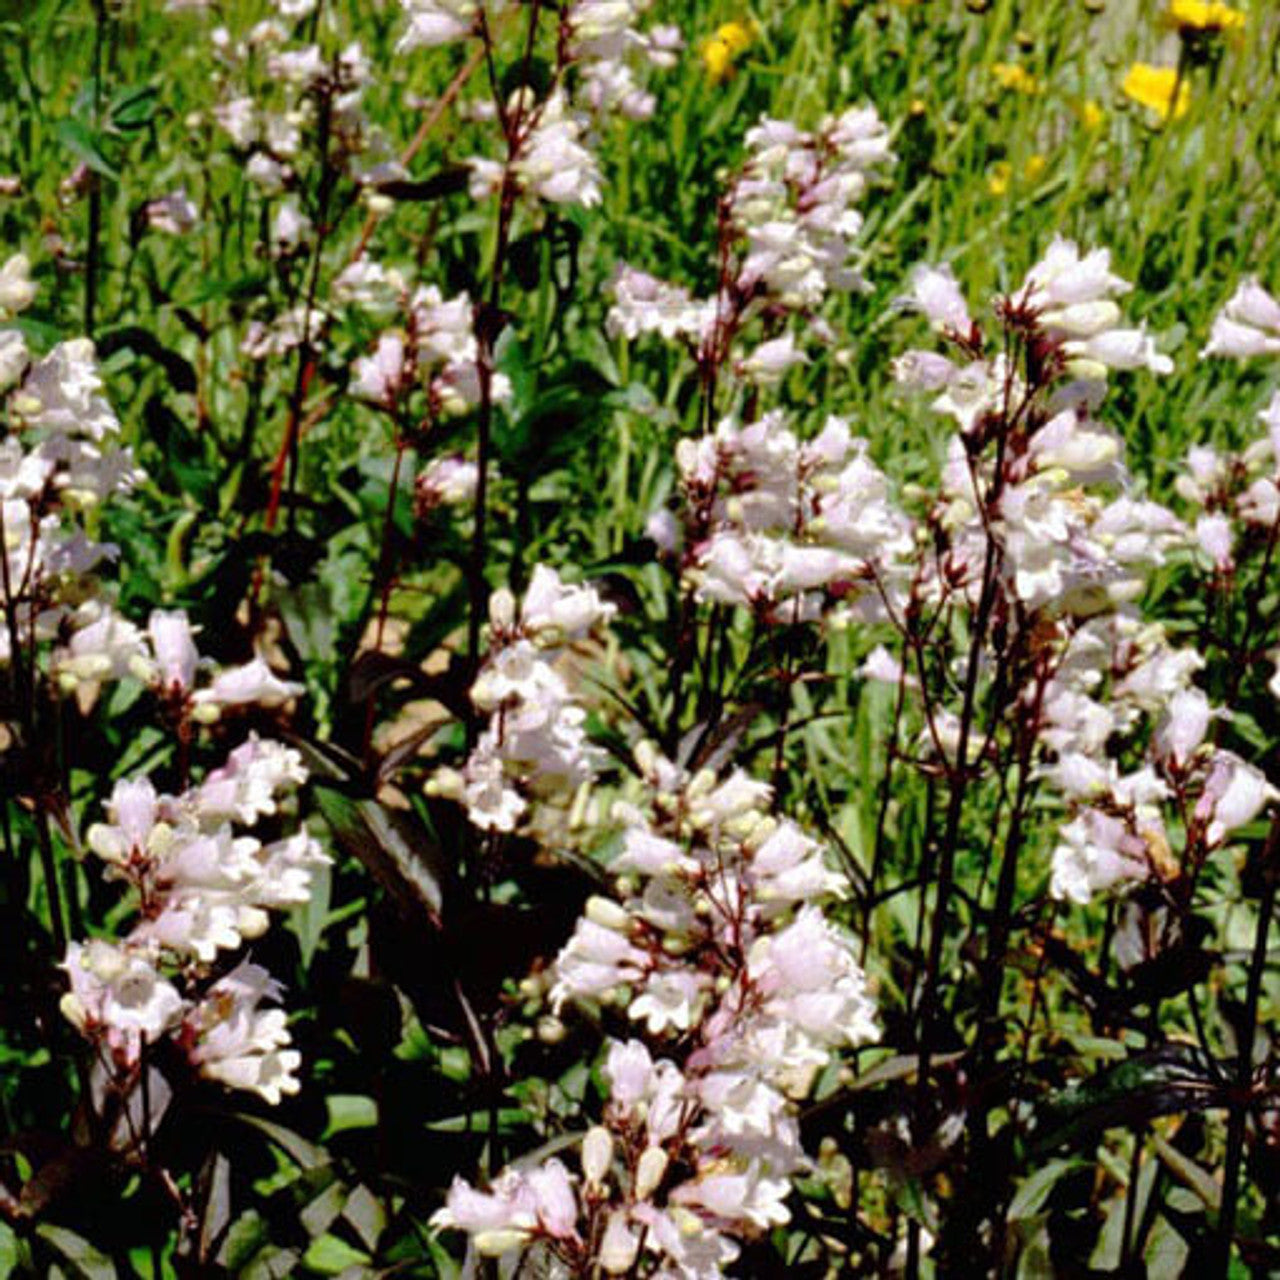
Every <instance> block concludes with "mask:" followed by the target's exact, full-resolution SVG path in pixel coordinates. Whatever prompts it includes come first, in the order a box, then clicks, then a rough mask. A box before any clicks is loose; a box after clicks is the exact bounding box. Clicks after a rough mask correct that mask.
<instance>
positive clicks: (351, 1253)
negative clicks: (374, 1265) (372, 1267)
mask: <svg viewBox="0 0 1280 1280" xmlns="http://www.w3.org/2000/svg"><path fill="white" fill-rule="evenodd" d="M302 1261H303V1264H304V1265H305V1266H307V1267H309V1268H310V1269H311V1270H312V1271H317V1272H319V1273H320V1275H322V1276H337V1275H343V1274H344V1273H346V1272H347V1271H348V1268H351V1267H357V1268H359V1270H357V1271H356V1272H355V1273H354V1274H356V1275H364V1274H370V1275H371V1274H372V1272H366V1270H365V1268H367V1267H368V1265H369V1263H370V1262H371V1261H372V1259H371V1258H370V1257H369V1255H368V1254H367V1253H362V1252H361V1251H360V1250H359V1249H353V1248H352V1247H351V1246H350V1245H349V1244H347V1243H346V1241H344V1240H339V1239H338V1237H337V1236H321V1237H320V1238H319V1239H318V1240H313V1241H312V1242H311V1247H310V1248H309V1249H308V1250H307V1252H306V1254H305V1255H304V1257H303V1259H302Z"/></svg>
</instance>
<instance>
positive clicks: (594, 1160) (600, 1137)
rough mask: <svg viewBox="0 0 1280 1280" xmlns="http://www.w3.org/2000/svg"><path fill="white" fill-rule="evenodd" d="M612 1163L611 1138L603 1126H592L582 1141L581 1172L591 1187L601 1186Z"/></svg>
mask: <svg viewBox="0 0 1280 1280" xmlns="http://www.w3.org/2000/svg"><path fill="white" fill-rule="evenodd" d="M612 1163H613V1137H612V1135H611V1134H610V1133H609V1130H608V1129H606V1128H604V1126H603V1125H598V1124H597V1125H592V1127H591V1128H590V1129H588V1130H587V1136H586V1137H585V1138H583V1140H582V1172H583V1173H584V1174H586V1177H587V1181H588V1182H589V1183H590V1184H591V1185H593V1186H597V1187H599V1186H603V1185H604V1180H605V1178H606V1177H608V1175H609V1166H610V1165H611V1164H612Z"/></svg>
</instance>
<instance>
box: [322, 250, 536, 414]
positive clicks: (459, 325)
mask: <svg viewBox="0 0 1280 1280" xmlns="http://www.w3.org/2000/svg"><path fill="white" fill-rule="evenodd" d="M360 266H361V268H362V270H361V272H360V278H361V279H362V280H364V281H365V282H366V285H365V287H364V288H363V289H362V290H361V293H360V295H359V300H360V301H364V300H365V299H368V300H369V301H374V300H375V297H377V296H379V295H375V294H374V293H373V291H372V289H371V288H370V287H369V285H368V284H367V282H368V281H369V280H370V279H371V278H372V273H373V272H374V271H378V274H379V276H380V277H381V278H385V275H388V274H390V273H382V272H380V270H379V269H377V268H376V267H375V266H374V264H370V263H361V264H360ZM355 279H356V274H355V273H354V272H353V271H352V269H351V268H348V269H347V271H345V272H343V273H342V275H341V276H339V277H338V279H337V280H336V281H335V282H334V287H335V290H338V291H340V292H341V291H345V292H347V293H349V294H354V290H355V285H354V281H355ZM398 283H399V282H398V280H394V279H393V280H392V281H391V282H389V287H395V285H396V284H398ZM386 287H388V286H384V289H385V288H386ZM404 307H405V316H404V325H403V327H402V328H397V329H389V330H387V331H386V332H384V333H383V334H381V335H380V336H379V338H378V341H377V344H376V346H375V348H374V351H373V353H372V354H371V355H368V356H362V357H360V358H359V359H357V360H356V362H355V367H354V370H353V374H354V376H353V379H352V383H351V391H352V393H353V394H354V395H356V396H357V397H359V398H360V399H362V400H367V401H369V402H370V403H372V404H376V405H378V406H380V407H381V408H383V409H388V410H395V409H397V408H398V407H399V406H401V405H402V404H403V403H404V401H405V398H406V397H407V396H408V395H409V393H410V392H411V391H413V389H414V388H416V387H418V386H422V387H424V388H425V390H426V393H427V414H428V416H429V417H430V418H431V419H436V418H442V417H451V416H455V415H458V414H462V413H466V412H467V411H468V410H470V409H473V408H475V406H476V405H478V404H479V403H480V401H481V396H482V386H481V378H482V376H483V375H482V370H481V367H480V363H479V343H478V342H477V340H476V335H475V323H474V307H473V305H472V302H471V299H470V298H469V297H468V296H467V295H466V294H465V293H460V294H458V295H457V296H456V297H453V298H445V297H443V296H442V295H441V293H440V290H439V289H437V288H435V286H434V285H424V286H422V287H420V288H418V289H416V290H415V291H414V293H413V294H412V296H409V297H407V298H406V299H405V301H404ZM488 376H489V396H490V400H491V403H493V404H502V403H504V402H505V401H507V400H509V399H510V397H511V383H510V380H509V379H508V378H507V376H506V375H505V374H503V373H500V372H497V371H493V372H491V373H490V374H489V375H488Z"/></svg>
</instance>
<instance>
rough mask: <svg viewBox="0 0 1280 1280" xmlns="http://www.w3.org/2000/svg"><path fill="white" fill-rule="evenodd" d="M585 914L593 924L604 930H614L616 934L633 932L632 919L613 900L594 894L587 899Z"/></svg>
mask: <svg viewBox="0 0 1280 1280" xmlns="http://www.w3.org/2000/svg"><path fill="white" fill-rule="evenodd" d="M584 914H585V915H586V917H587V919H588V920H590V921H591V922H592V924H598V925H599V926H600V927H601V928H602V929H612V930H613V931H614V932H615V933H629V932H630V931H631V917H630V916H629V915H627V913H626V912H625V911H624V910H623V909H622V908H621V907H620V906H619V905H618V904H617V903H616V902H614V901H613V899H612V898H602V897H600V895H599V894H592V896H591V897H590V898H588V899H587V905H586V910H585V913H584Z"/></svg>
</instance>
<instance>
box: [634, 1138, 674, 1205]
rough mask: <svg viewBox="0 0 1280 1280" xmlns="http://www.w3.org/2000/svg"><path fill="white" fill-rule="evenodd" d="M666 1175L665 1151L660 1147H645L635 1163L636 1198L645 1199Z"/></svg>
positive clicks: (660, 1183)
mask: <svg viewBox="0 0 1280 1280" xmlns="http://www.w3.org/2000/svg"><path fill="white" fill-rule="evenodd" d="M666 1176H667V1153H666V1152H665V1151H663V1149H662V1148H661V1147H646V1148H645V1150H644V1152H643V1154H642V1155H641V1156H640V1159H639V1161H638V1163H637V1164H636V1199H637V1200H647V1199H648V1198H649V1197H650V1196H651V1195H653V1193H654V1192H655V1191H656V1190H657V1189H658V1187H659V1186H661V1185H662V1179H663V1178H665V1177H666Z"/></svg>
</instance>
